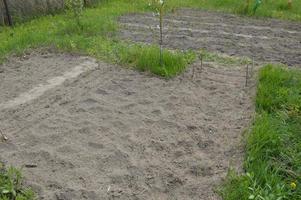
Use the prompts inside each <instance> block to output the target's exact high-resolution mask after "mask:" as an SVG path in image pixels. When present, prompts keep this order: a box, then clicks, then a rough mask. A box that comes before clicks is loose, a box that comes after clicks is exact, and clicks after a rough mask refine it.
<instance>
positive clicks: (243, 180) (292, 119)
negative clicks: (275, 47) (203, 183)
mask: <svg viewBox="0 0 301 200" xmlns="http://www.w3.org/2000/svg"><path fill="white" fill-rule="evenodd" d="M300 91H301V72H300V71H298V70H292V69H290V70H289V69H286V68H283V67H280V66H272V65H268V66H266V67H264V68H263V69H262V70H261V71H260V74H259V85H258V91H257V96H256V112H257V116H256V120H255V121H254V124H253V127H252V129H251V133H250V134H249V136H248V139H247V146H246V150H247V153H246V160H245V170H246V174H245V175H241V176H238V175H236V176H229V177H228V180H227V182H226V183H225V187H224V188H223V189H222V190H221V194H222V196H223V197H224V199H225V200H234V199H255V200H274V199H275V200H278V199H281V200H285V199H287V200H297V199H301V165H300V163H301V154H300V152H301V134H300V133H301V92H300ZM242 197H244V198H242Z"/></svg>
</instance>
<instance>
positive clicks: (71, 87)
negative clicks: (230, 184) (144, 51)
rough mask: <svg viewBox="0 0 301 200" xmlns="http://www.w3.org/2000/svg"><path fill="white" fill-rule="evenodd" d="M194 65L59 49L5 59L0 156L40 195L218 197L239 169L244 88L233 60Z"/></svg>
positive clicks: (156, 199)
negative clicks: (140, 66)
mask: <svg viewBox="0 0 301 200" xmlns="http://www.w3.org/2000/svg"><path fill="white" fill-rule="evenodd" d="M80 66H86V67H87V70H83V68H81V67H80ZM194 67H195V68H196V72H195V77H194V78H193V79H192V78H191V76H192V68H193V67H192V66H191V67H190V69H189V70H187V71H186V72H185V73H184V75H181V76H179V77H177V78H174V79H171V80H165V79H162V78H159V77H154V76H153V75H150V74H148V73H140V72H138V71H134V70H131V69H126V68H123V67H119V66H114V65H109V64H106V63H102V62H101V63H96V61H95V60H93V59H91V58H87V57H78V56H72V55H66V54H55V53H45V54H40V53H32V54H30V55H27V56H26V57H25V58H24V57H23V58H11V59H10V60H9V61H8V62H6V63H5V64H3V65H0V69H1V73H0V78H1V86H0V89H1V92H0V128H1V130H2V131H3V133H4V134H6V136H7V137H8V138H9V140H8V141H6V142H5V141H1V142H0V157H1V158H0V159H1V160H2V161H3V162H5V163H6V165H7V166H10V165H13V166H16V167H19V168H20V167H22V168H23V169H22V171H23V174H24V176H25V180H26V184H27V185H29V186H32V187H33V188H34V190H35V191H36V192H37V193H38V195H39V199H45V200H82V199H89V200H103V199H109V200H111V199H120V200H133V199H137V200H138V199H141V200H142V199H143V200H145V199H147V200H148V199H149V200H160V199H161V200H167V199H169V200H176V199H178V200H184V199H191V200H218V199H220V198H219V197H218V195H217V194H216V193H215V192H214V190H215V189H217V187H218V186H219V185H220V184H221V181H222V179H223V178H224V177H225V176H226V174H227V170H228V169H229V167H230V166H232V167H234V168H237V169H241V164H242V157H243V147H242V145H241V144H242V141H241V140H242V133H243V131H244V130H245V128H247V127H248V125H249V123H250V121H251V116H252V113H253V104H252V100H251V98H250V96H251V95H250V90H252V89H251V88H246V87H245V86H244V84H245V78H244V77H245V76H244V75H245V69H244V68H240V67H239V66H237V67H226V66H218V65H216V64H214V63H205V64H204V67H203V70H202V71H201V69H200V64H199V63H195V64H194ZM85 69H86V68H85ZM80 70H82V71H80ZM71 72H72V73H71ZM52 80H60V82H59V83H60V84H56V85H54V84H53V81H52ZM41 91H42V92H41ZM28 95H29V96H31V97H32V98H28V99H26V101H25V100H24V101H21V99H22V98H20V97H23V96H26V97H28ZM7 102H14V104H9V103H7Z"/></svg>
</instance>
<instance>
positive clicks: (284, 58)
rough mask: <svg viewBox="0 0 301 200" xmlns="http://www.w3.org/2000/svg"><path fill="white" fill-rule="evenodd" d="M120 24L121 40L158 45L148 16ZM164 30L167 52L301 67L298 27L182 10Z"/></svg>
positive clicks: (126, 19) (170, 17) (124, 19)
mask: <svg viewBox="0 0 301 200" xmlns="http://www.w3.org/2000/svg"><path fill="white" fill-rule="evenodd" d="M119 21H120V24H121V27H122V29H121V31H120V33H119V36H120V38H122V39H129V40H134V41H138V42H146V43H152V42H156V43H158V42H157V41H158V36H159V34H158V28H157V25H158V19H157V17H154V16H153V15H152V14H151V13H149V14H130V15H127V16H123V17H121V18H120V20H119ZM164 26H165V29H164V43H165V46H166V47H169V48H175V49H184V50H187V49H193V50H198V49H207V50H209V51H211V52H212V51H216V52H219V53H225V54H227V55H235V56H246V57H249V58H252V57H253V56H254V58H255V60H256V61H259V62H281V63H284V64H287V65H290V66H300V67H301V24H300V23H296V22H288V21H280V20H274V19H260V20H256V19H250V18H242V17H239V16H235V15H231V14H223V13H218V12H208V11H200V10H193V9H181V10H178V11H176V12H175V13H173V14H168V15H167V16H166V18H165V21H164Z"/></svg>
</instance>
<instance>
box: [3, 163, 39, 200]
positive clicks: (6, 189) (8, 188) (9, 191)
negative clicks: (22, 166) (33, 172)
mask: <svg viewBox="0 0 301 200" xmlns="http://www.w3.org/2000/svg"><path fill="white" fill-rule="evenodd" d="M0 165H1V166H0V200H34V199H35V194H34V192H33V191H32V190H31V189H28V188H25V187H24V186H23V185H22V175H21V172H20V171H19V170H18V169H16V168H13V167H10V168H8V169H7V170H6V169H5V168H4V166H3V164H0Z"/></svg>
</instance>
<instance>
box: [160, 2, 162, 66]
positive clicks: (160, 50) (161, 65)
mask: <svg viewBox="0 0 301 200" xmlns="http://www.w3.org/2000/svg"><path fill="white" fill-rule="evenodd" d="M160 65H161V67H162V66H163V8H161V10H160Z"/></svg>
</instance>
